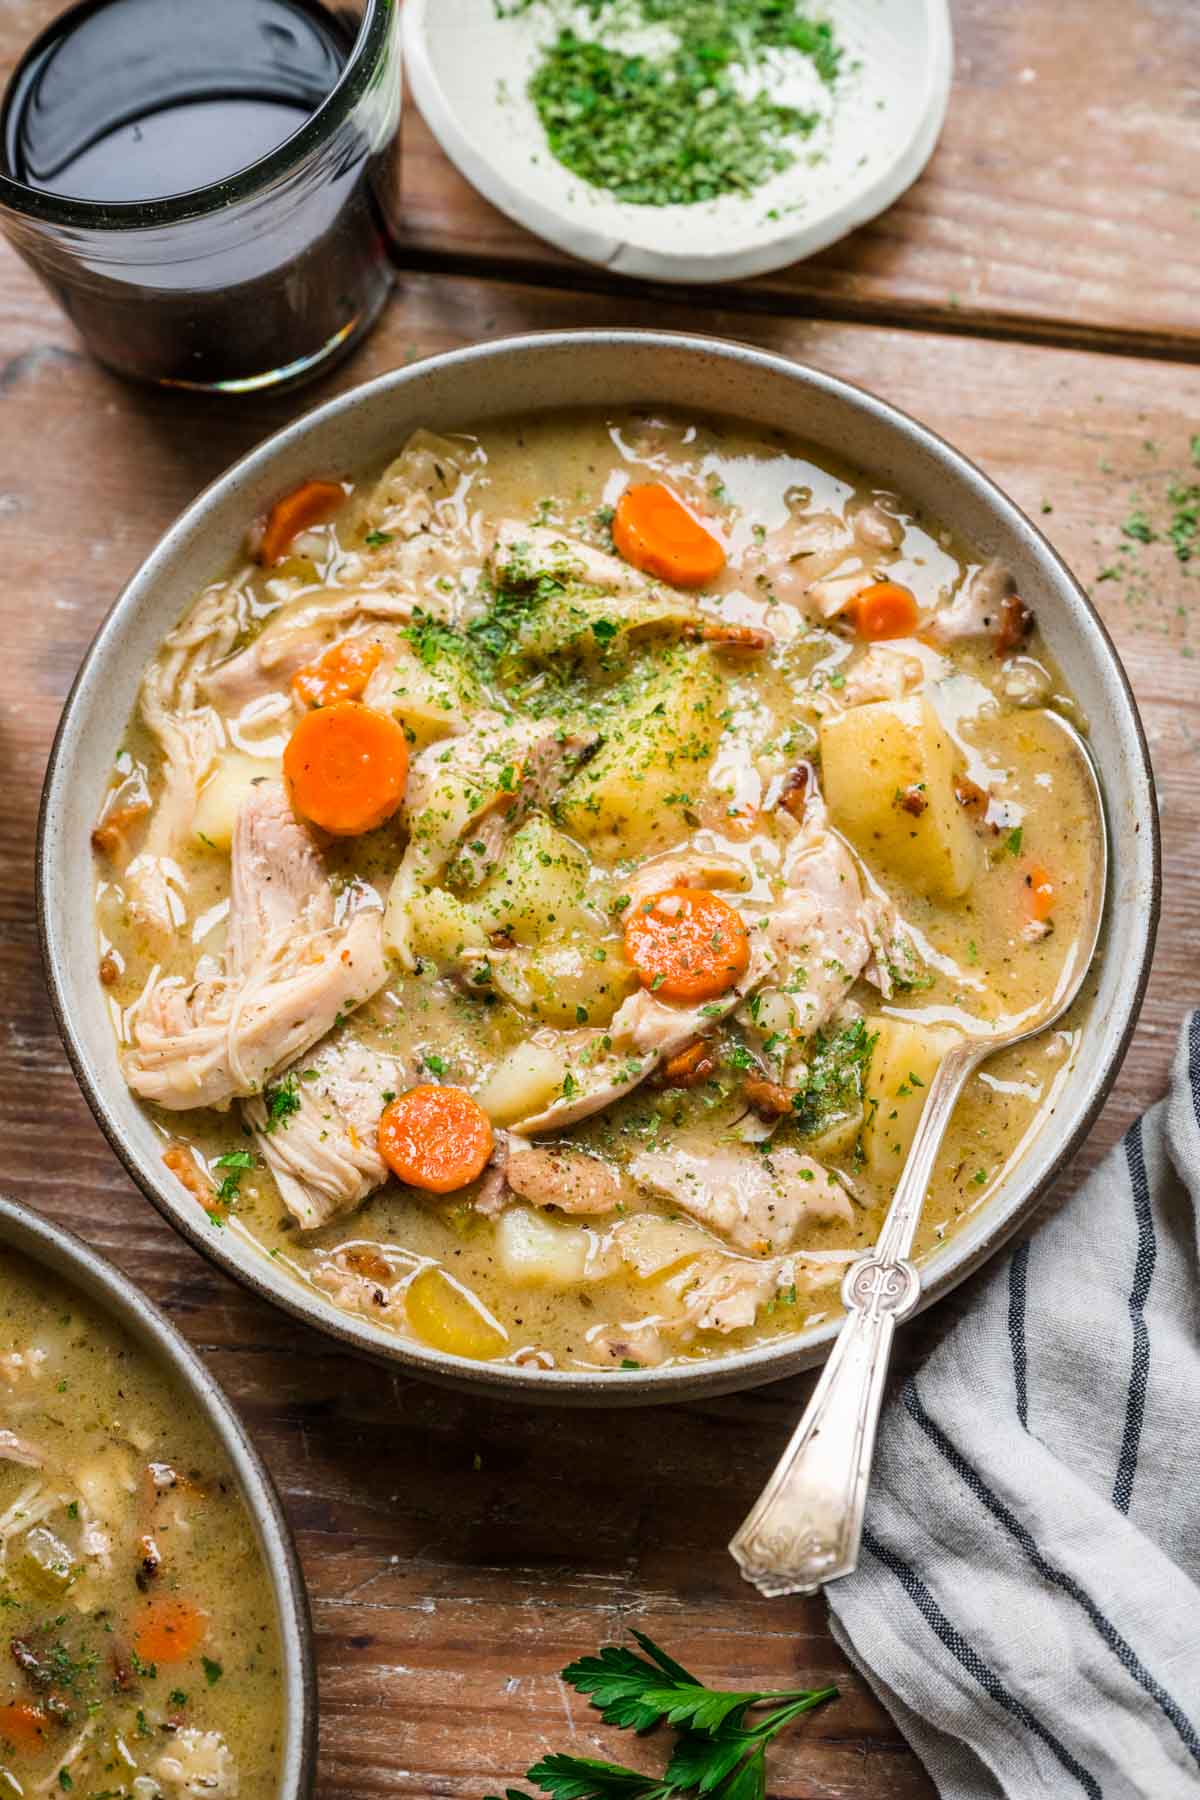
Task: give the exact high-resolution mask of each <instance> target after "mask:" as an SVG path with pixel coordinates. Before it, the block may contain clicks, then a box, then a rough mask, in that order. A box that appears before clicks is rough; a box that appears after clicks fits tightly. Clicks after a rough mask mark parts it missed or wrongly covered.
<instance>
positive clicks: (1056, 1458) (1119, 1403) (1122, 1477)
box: [829, 1013, 1200, 1800]
mask: <svg viewBox="0 0 1200 1800" xmlns="http://www.w3.org/2000/svg"><path fill="white" fill-rule="evenodd" d="M1198 1209H1200V1013H1196V1014H1194V1015H1193V1016H1192V1018H1191V1019H1190V1020H1189V1021H1188V1023H1187V1025H1186V1026H1185V1027H1184V1030H1183V1033H1182V1035H1181V1040H1180V1046H1179V1053H1178V1056H1177V1059H1176V1063H1175V1067H1174V1069H1173V1072H1172V1080H1171V1088H1170V1092H1169V1094H1168V1096H1167V1098H1166V1099H1165V1100H1164V1101H1162V1102H1161V1103H1160V1104H1159V1105H1158V1106H1156V1107H1155V1108H1154V1109H1153V1110H1152V1111H1151V1112H1150V1113H1148V1114H1147V1115H1146V1117H1145V1118H1144V1119H1142V1120H1140V1121H1139V1122H1138V1123H1137V1124H1136V1125H1134V1126H1133V1128H1132V1129H1131V1130H1130V1132H1129V1134H1128V1136H1127V1137H1126V1138H1125V1140H1124V1142H1123V1143H1122V1144H1121V1145H1120V1146H1119V1147H1118V1149H1117V1150H1115V1151H1114V1152H1113V1153H1112V1155H1111V1156H1110V1157H1109V1158H1108V1160H1107V1161H1106V1162H1105V1163H1104V1164H1103V1166H1102V1167H1101V1168H1100V1169H1099V1170H1097V1172H1096V1173H1095V1174H1094V1175H1093V1176H1092V1178H1091V1179H1090V1180H1089V1181H1088V1182H1086V1183H1085V1185H1084V1186H1083V1187H1082V1188H1081V1189H1080V1190H1079V1192H1078V1193H1076V1194H1075V1195H1074V1197H1073V1198H1072V1200H1071V1201H1070V1202H1069V1203H1068V1204H1067V1205H1066V1206H1064V1207H1063V1208H1062V1210H1061V1211H1059V1212H1058V1213H1056V1214H1055V1216H1054V1217H1053V1218H1052V1219H1051V1220H1050V1221H1049V1222H1048V1223H1047V1224H1046V1225H1045V1226H1043V1228H1042V1229H1041V1230H1040V1231H1039V1232H1038V1233H1037V1234H1036V1236H1035V1237H1033V1238H1032V1239H1031V1240H1029V1241H1028V1242H1026V1243H1021V1244H1018V1246H1017V1248H1016V1249H1015V1250H1013V1251H1012V1252H1011V1253H1006V1254H1005V1255H1004V1257H1003V1258H1002V1259H1001V1260H1000V1261H999V1262H998V1263H997V1265H996V1267H995V1269H994V1271H993V1273H992V1275H991V1277H990V1279H989V1280H988V1281H987V1283H986V1284H985V1285H984V1287H983V1288H982V1290H981V1292H980V1294H979V1297H978V1299H977V1301H976V1302H975V1303H974V1304H973V1305H972V1307H971V1309H970V1311H969V1312H968V1313H967V1315H966V1316H965V1317H964V1318H963V1320H962V1322H961V1323H960V1324H958V1325H957V1326H956V1327H955V1328H954V1330H953V1331H952V1332H951V1333H950V1335H949V1336H948V1337H947V1338H946V1339H945V1340H944V1342H943V1343H942V1344H940V1345H939V1347H938V1348H937V1350H936V1351H935V1352H934V1354H933V1355H932V1356H931V1357H930V1359H929V1361H928V1363H927V1364H926V1366H925V1367H924V1368H923V1369H922V1371H921V1372H920V1374H919V1375H917V1376H916V1377H915V1378H913V1379H911V1380H909V1381H908V1382H907V1383H906V1384H905V1386H904V1388H903V1389H902V1391H901V1392H900V1394H899V1395H898V1396H897V1398H896V1399H895V1400H894V1401H893V1403H892V1405H891V1406H890V1408H889V1410H888V1412H887V1414H886V1415H885V1418H884V1422H883V1425H882V1428H881V1432H880V1447H879V1454H878V1459H877V1462H876V1470H875V1481H874V1487H873V1491H872V1494H871V1499H870V1502H869V1505H868V1508H867V1530H866V1533H865V1535H864V1550H863V1556H862V1561H861V1564H860V1567H859V1569H858V1571H857V1572H856V1573H855V1574H854V1575H853V1576H851V1577H849V1578H848V1579H847V1580H845V1581H841V1582H836V1583H834V1584H833V1585H832V1586H831V1587H830V1589H829V1604H830V1612H831V1622H832V1625H833V1629H834V1632H835V1635H836V1636H837V1639H838V1642H839V1643H840V1644H841V1645H842V1647H843V1649H844V1650H845V1651H846V1653H847V1655H848V1656H849V1657H850V1658H851V1660H852V1661H853V1662H854V1663H855V1664H856V1666H857V1667H858V1668H859V1669H860V1670H861V1671H862V1673H863V1675H864V1676H865V1677H866V1679H867V1680H868V1681H869V1682H870V1684H871V1686H872V1687H873V1688H874V1689H875V1691H876V1693H877V1694H878V1695H879V1697H880V1699H881V1700H882V1701H883V1703H884V1705H885V1706H886V1707H887V1708H888V1710H889V1712H891V1713H892V1715H893V1716H894V1718H895V1719H896V1722H897V1724H898V1725H899V1726H900V1728H901V1730H902V1731H903V1732H904V1734H905V1736H906V1737H907V1738H908V1739H909V1741H910V1742H911V1744H912V1746H913V1748H914V1750H915V1751H916V1752H917V1754H918V1755H919V1756H920V1757H921V1759H922V1761H923V1762H924V1763H925V1765H926V1767H927V1768H928V1770H929V1772H930V1774H931V1775H932V1777H933V1779H934V1781H935V1782H936V1783H937V1786H938V1788H939V1790H940V1792H941V1794H942V1796H943V1800H1000V1797H1001V1796H1003V1797H1004V1800H1039V1797H1040V1796H1043V1795H1047V1796H1049V1795H1053V1796H1054V1797H1055V1800H1067V1797H1068V1796H1073V1795H1086V1796H1090V1800H1134V1797H1136V1800H1185V1797H1186V1800H1197V1796H1198V1795H1200V1234H1198V1229H1197V1219H1198Z"/></svg>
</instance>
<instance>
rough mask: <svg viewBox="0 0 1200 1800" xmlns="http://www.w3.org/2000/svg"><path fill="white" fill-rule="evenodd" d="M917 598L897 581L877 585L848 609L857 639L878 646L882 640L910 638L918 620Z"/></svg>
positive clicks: (863, 593) (865, 591) (860, 595)
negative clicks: (866, 640) (865, 639)
mask: <svg viewBox="0 0 1200 1800" xmlns="http://www.w3.org/2000/svg"><path fill="white" fill-rule="evenodd" d="M920 610H921V609H920V607H919V606H918V605H917V597H916V595H915V594H914V593H913V591H912V589H911V588H906V587H902V586H901V585H900V583H899V582H898V581H876V582H874V583H872V585H871V586H870V587H869V588H864V589H863V591H862V593H861V594H856V595H855V597H854V599H853V601H852V602H851V605H850V615H851V618H852V619H853V621H854V629H855V631H856V632H857V633H858V635H859V637H860V638H867V639H869V640H870V641H871V642H872V643H878V642H879V641H880V640H881V639H883V638H898V637H911V636H912V634H913V632H914V631H915V630H916V628H917V619H918V617H919V616H920Z"/></svg>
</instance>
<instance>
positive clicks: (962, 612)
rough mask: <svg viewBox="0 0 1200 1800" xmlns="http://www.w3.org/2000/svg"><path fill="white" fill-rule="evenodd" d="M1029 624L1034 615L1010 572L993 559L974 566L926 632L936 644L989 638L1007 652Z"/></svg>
mask: <svg viewBox="0 0 1200 1800" xmlns="http://www.w3.org/2000/svg"><path fill="white" fill-rule="evenodd" d="M1032 626H1033V614H1032V613H1031V612H1030V611H1029V609H1028V607H1027V606H1025V604H1024V602H1023V601H1021V600H1019V599H1017V596H1016V587H1015V583H1014V581H1013V577H1012V573H1011V571H1010V570H1009V569H1008V568H1006V567H1005V565H1004V564H1003V563H1002V562H998V561H995V560H993V561H992V562H987V563H984V564H983V566H982V567H981V568H978V569H976V570H975V572H974V574H973V575H971V576H970V577H969V579H968V580H967V581H965V582H964V583H963V585H962V587H960V589H959V590H958V593H957V594H956V595H955V596H954V598H953V600H951V602H950V604H949V605H948V606H943V607H941V608H939V610H938V611H937V612H936V613H935V614H934V617H933V618H932V620H931V621H930V623H929V625H928V626H927V627H926V634H927V636H928V637H929V638H931V639H932V641H933V642H934V643H936V644H956V643H961V642H962V641H963V640H964V639H966V638H992V639H993V640H994V641H995V643H996V647H997V649H998V650H1001V651H1005V652H1006V651H1009V650H1013V649H1015V648H1016V647H1017V645H1018V644H1019V643H1021V642H1022V641H1023V639H1024V638H1025V637H1027V636H1028V634H1029V632H1030V630H1031V629H1032Z"/></svg>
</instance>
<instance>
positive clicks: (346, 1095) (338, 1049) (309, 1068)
mask: <svg viewBox="0 0 1200 1800" xmlns="http://www.w3.org/2000/svg"><path fill="white" fill-rule="evenodd" d="M291 1074H292V1075H294V1076H295V1078H296V1079H295V1088H294V1091H295V1095H296V1098H297V1100H298V1101H299V1105H298V1107H297V1109H296V1111H295V1112H293V1113H291V1114H290V1115H289V1116H288V1117H287V1118H286V1119H283V1120H281V1121H279V1122H278V1124H275V1123H273V1122H272V1120H271V1118H270V1114H269V1111H268V1107H267V1104H266V1102H265V1101H264V1100H263V1098H262V1097H261V1095H258V1096H255V1098H253V1099H251V1100H247V1101H245V1102H244V1103H243V1106H242V1112H243V1114H244V1115H245V1118H246V1122H247V1124H249V1125H250V1126H251V1128H252V1130H253V1132H254V1142H255V1148H256V1149H257V1150H258V1153H259V1155H260V1156H261V1157H262V1159H263V1161H264V1162H265V1163H266V1165H267V1167H268V1168H269V1169H270V1171H271V1173H272V1175H273V1176H274V1177H275V1183H276V1186H277V1187H278V1189H279V1194H280V1198H281V1199H282V1201H283V1203H284V1205H285V1206H286V1207H287V1209H288V1211H289V1212H290V1213H291V1215H292V1217H293V1218H294V1219H295V1220H296V1222H297V1224H299V1225H300V1226H301V1228H302V1229H303V1230H305V1231H314V1230H316V1228H317V1227H318V1226H319V1225H327V1224H328V1223H329V1221H330V1220H331V1219H336V1218H340V1217H342V1216H343V1215H344V1214H346V1213H350V1212H353V1211H354V1210H355V1208H356V1207H358V1206H361V1205H362V1202H363V1201H364V1200H365V1199H366V1198H367V1196H368V1194H371V1193H374V1191H375V1189H376V1188H378V1187H382V1186H383V1183H384V1182H385V1181H386V1180H387V1178H388V1169H387V1165H386V1164H385V1162H384V1160H383V1158H382V1157H381V1156H380V1154H379V1120H380V1116H381V1114H382V1112H383V1109H384V1106H385V1104H386V1099H385V1096H386V1095H388V1094H389V1093H390V1094H393V1095H394V1094H397V1093H399V1092H401V1091H402V1090H403V1089H404V1088H406V1087H408V1086H409V1085H410V1082H409V1079H408V1077H407V1076H406V1075H405V1074H404V1072H403V1069H402V1066H401V1064H400V1063H399V1062H397V1060H396V1059H395V1058H394V1057H390V1056H384V1055H382V1054H380V1052H378V1051H376V1050H372V1049H371V1048H370V1047H369V1046H368V1045H366V1044H361V1043H358V1042H356V1041H355V1040H354V1039H353V1038H352V1037H348V1036H346V1035H344V1034H343V1033H341V1032H338V1033H336V1034H335V1035H334V1036H333V1037H331V1038H328V1039H327V1040H326V1042H325V1043H324V1044H322V1045H321V1046H320V1047H319V1048H318V1049H317V1050H316V1051H315V1052H314V1054H313V1055H311V1056H309V1057H306V1058H304V1059H303V1060H302V1062H301V1063H299V1064H297V1065H296V1066H295V1067H294V1068H293V1070H292V1071H291Z"/></svg>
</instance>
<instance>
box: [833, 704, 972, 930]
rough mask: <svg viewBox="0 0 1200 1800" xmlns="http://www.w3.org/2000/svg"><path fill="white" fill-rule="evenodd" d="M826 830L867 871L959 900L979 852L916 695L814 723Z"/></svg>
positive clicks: (950, 755)
mask: <svg viewBox="0 0 1200 1800" xmlns="http://www.w3.org/2000/svg"><path fill="white" fill-rule="evenodd" d="M821 767H822V771H823V785H824V790H825V798H826V800H827V801H828V803H829V809H830V812H831V814H832V816H833V820H834V823H835V824H836V825H837V826H839V827H840V829H841V830H842V831H844V832H845V833H846V836H847V837H848V838H849V839H850V840H851V842H852V843H853V844H854V845H855V847H856V848H857V849H858V850H860V851H861V852H862V854H863V856H864V857H865V858H866V859H867V861H868V863H876V862H878V863H879V864H882V865H883V867H884V869H885V870H890V871H891V872H892V873H893V874H894V875H896V876H897V877H899V879H900V880H901V881H903V882H906V883H907V884H908V885H909V886H910V887H912V888H914V889H916V891H917V892H918V893H921V894H924V895H926V896H927V897H928V898H930V899H938V900H953V899H956V898H957V897H958V896H959V895H960V894H965V893H966V891H967V889H968V888H969V887H970V885H971V882H972V880H973V879H974V876H975V871H976V868H977V866H978V861H979V845H978V842H977V840H976V837H975V834H974V832H973V830H972V828H971V825H970V823H969V821H968V820H967V818H966V817H965V815H964V813H963V810H962V808H961V807H960V806H959V804H958V801H957V800H956V798H955V794H954V780H955V774H956V758H955V749H954V744H953V741H952V740H951V738H950V737H949V735H948V733H947V732H946V731H945V730H944V729H943V727H942V725H941V723H940V721H939V719H938V716H937V714H936V713H935V712H934V710H933V708H932V707H931V706H930V704H929V702H928V700H927V699H926V698H925V697H924V695H914V696H913V697H912V698H911V699H907V700H878V701H874V702H872V703H871V704H870V705H868V706H854V707H850V708H849V709H848V710H847V711H846V712H843V713H834V714H831V715H830V716H829V717H827V718H825V719H823V720H822V722H821Z"/></svg>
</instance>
